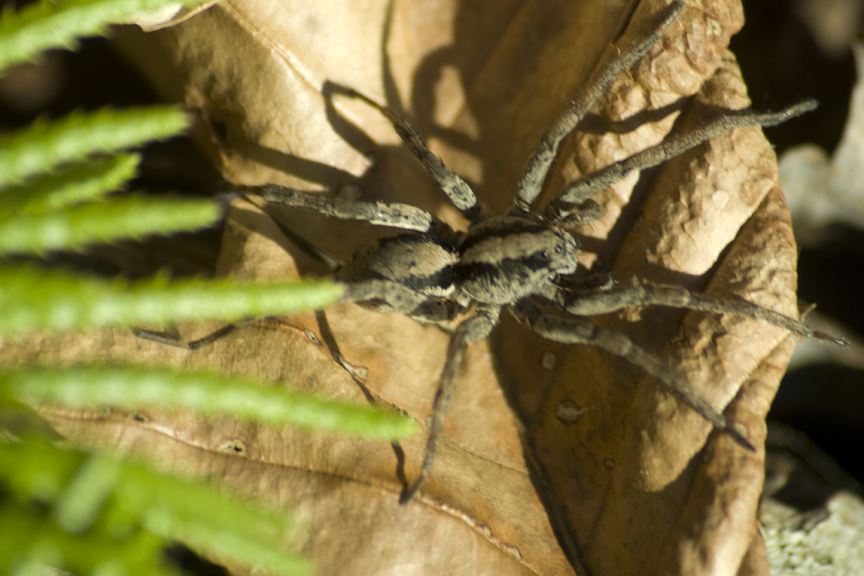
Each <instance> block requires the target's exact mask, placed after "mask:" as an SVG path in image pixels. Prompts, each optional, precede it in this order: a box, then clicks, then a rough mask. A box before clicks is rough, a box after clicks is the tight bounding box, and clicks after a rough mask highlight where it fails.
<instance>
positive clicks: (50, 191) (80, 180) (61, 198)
mask: <svg viewBox="0 0 864 576" xmlns="http://www.w3.org/2000/svg"><path fill="white" fill-rule="evenodd" d="M140 160H141V157H140V156H139V155H138V154H121V155H119V156H114V157H111V158H96V159H93V160H87V161H85V162H81V163H79V164H72V165H71V166H68V167H65V168H62V169H59V170H57V171H55V172H54V173H51V174H44V175H41V176H38V177H36V178H34V179H31V180H29V181H28V182H27V183H26V184H23V185H21V186H13V187H10V188H6V189H4V190H0V218H2V219H5V218H8V217H11V216H13V215H16V214H29V215H31V216H33V215H40V214H46V213H48V212H51V211H54V210H59V209H60V208H63V207H65V206H69V205H72V204H78V203H80V202H86V201H93V200H98V199H99V198H100V197H102V196H104V195H105V194H107V193H108V192H113V191H115V190H118V189H120V187H121V186H123V184H124V183H125V182H126V181H127V180H130V179H131V178H132V177H133V176H135V170H136V168H137V167H138V162H139V161H140Z"/></svg>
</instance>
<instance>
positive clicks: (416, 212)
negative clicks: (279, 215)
mask: <svg viewBox="0 0 864 576" xmlns="http://www.w3.org/2000/svg"><path fill="white" fill-rule="evenodd" d="M241 189H242V191H243V192H244V193H245V194H251V195H253V196H259V197H261V198H262V199H263V200H266V201H267V202H272V203H273V204H281V205H283V206H291V207H292V208H300V209H302V210H310V211H313V212H317V213H319V214H323V215H324V216H329V217H331V218H339V219H341V220H361V221H363V222H369V223H370V224H374V225H375V226H387V227H389V228H398V229H401V230H413V231H415V232H434V231H435V230H436V228H443V227H445V224H444V223H442V222H441V221H440V220H439V219H438V218H436V217H435V216H433V215H432V214H430V213H429V212H427V211H426V210H423V209H422V208H418V207H416V206H411V205H410V204H400V203H398V202H366V201H363V200H350V199H347V198H334V197H332V196H325V195H324V194H319V193H316V192H309V191H304V190H297V189H295V188H288V187H286V186H280V185H279V184H264V185H261V186H243V187H241Z"/></svg>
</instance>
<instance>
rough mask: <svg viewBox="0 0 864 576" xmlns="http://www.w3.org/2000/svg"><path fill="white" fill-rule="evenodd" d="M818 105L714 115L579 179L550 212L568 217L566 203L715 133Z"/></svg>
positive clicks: (783, 118)
mask: <svg viewBox="0 0 864 576" xmlns="http://www.w3.org/2000/svg"><path fill="white" fill-rule="evenodd" d="M817 106H818V103H817V102H816V101H815V100H812V99H811V100H805V101H804V102H801V103H799V104H795V105H794V106H789V107H788V108H785V109H783V110H780V111H779V112H755V111H752V110H741V111H734V112H729V113H726V114H723V115H720V116H717V117H716V118H712V119H711V120H709V121H708V122H706V123H705V124H703V125H702V126H699V127H698V128H697V129H695V130H693V131H687V132H678V133H675V134H673V135H671V136H669V137H668V138H666V139H665V140H663V142H661V143H660V144H657V145H656V146H652V147H651V148H648V149H646V150H643V151H642V152H638V153H636V154H634V155H632V156H630V157H628V158H625V159H624V160H620V161H618V162H615V163H614V164H610V165H609V166H606V167H605V168H602V169H600V170H598V171H596V172H592V173H590V174H586V175H585V176H583V177H582V178H579V179H578V180H576V181H575V182H573V183H572V184H570V185H569V186H567V187H566V188H564V190H562V191H561V193H560V194H559V195H558V197H557V198H556V199H555V200H553V201H552V202H551V203H550V207H551V208H552V210H551V211H550V213H551V214H553V215H554V217H555V218H557V219H560V218H562V217H565V216H566V215H567V212H568V207H567V206H566V205H567V204H576V203H579V202H584V201H585V200H587V199H588V198H590V197H591V196H593V195H594V194H596V193H597V192H598V191H600V190H603V189H604V188H608V187H609V186H611V185H612V184H615V183H616V182H620V181H621V180H623V179H624V178H626V177H627V175H628V174H630V173H631V172H634V171H638V170H645V169H646V168H652V167H654V166H658V165H660V164H662V163H663V162H666V161H667V160H670V159H672V158H675V157H677V156H680V155H681V154H683V153H684V152H686V151H687V150H690V149H691V148H695V147H696V146H699V145H700V144H702V143H703V142H707V141H708V140H710V139H711V138H714V137H715V136H719V135H720V134H724V133H726V132H729V131H730V130H732V129H733V128H746V127H750V126H776V125H778V124H781V123H783V122H786V121H787V120H789V119H791V118H795V117H796V116H800V115H801V114H804V113H806V112H810V111H812V110H815V109H816V107H817Z"/></svg>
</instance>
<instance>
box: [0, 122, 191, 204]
mask: <svg viewBox="0 0 864 576" xmlns="http://www.w3.org/2000/svg"><path fill="white" fill-rule="evenodd" d="M188 124H189V117H188V116H187V115H186V114H184V113H183V112H182V111H181V110H180V109H179V108H177V107H174V106H151V107H147V108H127V109H124V110H114V109H111V108H105V109H102V110H99V111H96V112H86V113H84V112H76V113H73V114H70V115H68V116H66V117H65V118H62V119H60V120H54V121H51V122H48V121H46V120H44V119H43V120H38V121H36V122H34V123H33V124H31V125H30V126H28V127H27V128H24V129H22V130H18V131H16V132H11V133H8V134H2V135H0V188H3V187H6V186H11V185H14V184H18V183H20V182H22V181H23V180H24V179H25V178H27V177H30V176H33V175H36V174H40V173H45V172H49V171H51V170H53V169H54V168H55V167H56V166H58V165H59V164H63V163H67V162H78V161H80V160H82V159H84V158H86V157H87V156H89V155H90V154H96V153H100V154H101V153H109V154H110V153H114V152H116V151H117V150H120V149H122V148H128V147H130V146H135V145H138V144H142V143H144V142H147V141H150V140H159V139H163V138H167V137H169V136H174V135H176V134H178V133H179V132H181V131H182V130H183V129H185V128H186V127H187V126H188Z"/></svg>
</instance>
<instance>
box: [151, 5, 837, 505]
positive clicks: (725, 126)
mask: <svg viewBox="0 0 864 576" xmlns="http://www.w3.org/2000/svg"><path fill="white" fill-rule="evenodd" d="M682 8H683V2H680V1H679V2H675V3H673V4H671V5H670V6H669V7H667V8H666V9H664V10H663V11H662V12H661V13H659V14H658V16H657V23H656V25H655V27H654V30H653V32H652V33H651V34H650V35H648V36H647V37H646V38H644V39H643V40H641V41H639V42H637V43H635V44H634V45H632V46H630V47H628V48H625V49H624V50H622V51H621V53H620V54H619V55H618V56H617V57H616V58H614V59H613V60H611V61H610V62H608V63H607V64H606V65H605V66H604V67H603V68H602V69H600V70H599V71H598V72H597V73H595V74H594V75H593V76H592V77H591V78H590V79H589V80H588V83H587V86H586V87H585V88H584V89H583V90H582V92H581V93H580V94H579V95H578V96H577V98H576V99H575V100H574V101H573V102H572V103H571V105H570V106H569V107H568V108H567V109H566V110H564V111H563V112H561V113H560V114H559V115H558V117H557V118H556V119H555V121H554V123H553V124H552V126H551V128H550V129H549V130H548V131H547V133H546V134H545V136H543V138H542V140H541V141H540V144H539V145H538V146H537V148H536V150H535V151H534V153H533V155H532V156H531V158H530V159H529V161H528V163H527V165H526V167H525V169H524V170H523V172H522V176H521V178H520V180H519V182H518V185H517V193H516V197H515V201H514V207H513V208H512V209H511V210H510V212H509V213H508V214H506V215H504V216H487V215H485V214H484V213H483V211H482V209H481V207H480V205H479V204H478V202H477V198H476V197H475V195H474V192H473V191H472V190H471V188H470V187H469V186H468V184H467V183H466V182H465V181H464V180H462V179H461V178H460V177H459V176H457V175H456V174H454V173H453V172H451V171H450V170H449V169H448V168H447V167H446V166H445V165H444V163H443V162H442V161H441V159H440V158H438V157H437V156H435V155H434V154H433V153H432V152H431V151H430V150H429V148H428V147H427V145H426V144H425V142H424V141H423V139H422V138H421V136H420V135H419V134H418V133H417V131H416V130H415V128H414V127H413V126H412V125H411V123H410V122H409V121H408V120H407V119H406V118H404V117H402V116H400V115H398V114H397V113H396V112H394V111H393V110H391V109H389V108H387V107H384V106H380V105H378V104H376V103H375V102H372V101H371V100H369V99H368V98H366V97H364V96H362V95H360V94H357V93H354V94H353V95H354V96H355V97H357V98H360V99H362V100H363V101H365V102H367V103H368V104H369V105H371V106H373V107H375V108H377V109H378V110H379V111H380V112H381V113H382V114H384V116H386V117H387V119H388V120H390V122H391V123H392V124H393V126H394V127H395V129H396V132H397V133H398V134H399V136H400V137H401V138H402V140H403V141H404V143H405V144H406V145H407V146H408V148H409V149H410V150H411V152H413V153H414V155H415V156H416V157H417V158H418V159H419V160H420V162H421V163H422V164H423V166H424V167H425V168H426V170H427V171H428V172H429V173H430V174H431V175H432V177H433V178H434V179H435V180H436V182H437V183H438V185H439V186H440V188H441V189H442V190H443V192H444V193H445V194H446V195H447V197H448V199H449V200H450V202H451V203H452V204H453V205H454V206H455V207H456V208H457V209H458V210H459V211H460V212H461V213H462V215H463V216H464V217H465V218H466V219H467V220H468V222H469V223H470V225H469V227H468V229H467V230H466V231H464V232H460V231H454V230H453V229H452V228H450V227H449V226H448V225H447V224H445V223H443V222H442V221H440V220H438V219H437V218H436V217H434V216H433V215H431V214H430V213H428V212H426V211H424V210H421V209H419V208H417V207H414V206H410V205H406V204H398V203H384V202H364V201H359V200H349V199H342V198H331V197H324V196H321V195H319V194H313V193H309V192H304V191H300V190H294V189H290V188H286V187H283V186H279V185H276V184H266V185H263V186H250V187H245V188H244V189H243V190H244V192H245V193H247V194H250V195H254V196H259V197H261V198H263V199H264V200H265V201H267V202H271V203H276V204H281V205H287V206H292V207H295V208H301V209H306V210H312V211H315V212H318V213H321V214H324V215H326V216H332V217H335V218H341V219H345V220H360V221H365V222H368V223H370V224H373V225H376V226H385V227H390V228H398V229H401V230H405V231H407V232H405V233H401V234H399V235H396V236H392V237H388V238H384V239H380V240H377V241H375V242H373V243H372V244H370V245H368V246H366V247H364V248H361V249H360V250H359V251H358V252H357V253H356V254H355V255H354V256H353V258H352V260H351V261H350V262H349V263H347V264H346V265H343V266H341V267H339V268H338V270H337V271H336V276H337V278H338V279H339V280H340V281H341V282H343V283H345V284H346V286H347V288H348V289H347V292H346V295H345V296H344V297H343V300H344V301H350V302H357V303H359V304H361V305H363V306H365V307H368V308H371V309H373V310H376V311H378V312H382V313H395V314H404V315H407V316H410V317H411V318H415V319H417V320H420V321H422V322H447V321H451V320H455V319H456V318H457V317H458V316H459V315H461V314H462V313H464V312H466V311H468V310H469V308H472V307H473V312H474V313H473V314H472V315H471V316H470V317H468V318H467V319H464V320H462V321H461V322H460V323H459V324H458V325H457V326H456V328H455V331H454V332H453V334H452V337H451V339H450V344H449V346H448V348H447V357H446V361H445V364H444V369H443V371H442V373H441V377H440V381H439V385H438V390H437V393H436V395H435V400H434V404H433V407H432V418H431V423H430V430H429V437H428V440H427V443H426V453H425V457H424V461H423V464H422V467H421V471H420V474H419V476H418V477H417V478H416V479H415V480H414V481H413V482H412V483H410V485H407V486H405V488H404V490H403V492H402V495H401V497H400V502H401V503H403V504H405V503H407V502H409V501H410V500H411V499H412V498H413V497H414V495H415V494H416V493H417V492H418V491H419V490H420V488H421V486H422V485H423V482H424V480H425V479H426V477H427V476H428V474H429V473H430V471H431V470H432V464H433V461H434V458H435V452H436V447H437V443H438V438H439V435H440V434H441V429H442V424H443V419H444V416H445V414H446V412H447V408H448V405H449V403H450V399H451V397H452V394H453V388H454V375H455V373H456V369H457V368H458V366H459V365H460V363H461V361H462V357H463V354H464V352H465V348H466V345H467V344H469V343H470V342H475V341H478V340H482V339H484V338H486V337H487V336H488V335H489V334H490V333H491V331H492V329H493V328H494V327H495V326H496V324H497V323H498V319H499V316H500V314H501V309H502V308H504V307H505V306H506V307H508V308H509V310H510V312H511V313H512V314H513V316H515V317H516V319H517V320H519V321H520V322H521V323H523V324H525V325H527V326H528V327H530V328H531V329H532V330H533V331H534V332H536V333H537V334H539V335H540V336H543V337H544V338H548V339H550V340H553V341H556V342H561V343H565V344H586V345H590V346H597V347H599V348H601V349H603V350H606V351H608V352H610V353H612V354H615V355H617V356H620V357H622V358H624V359H626V360H627V361H629V362H630V363H632V364H633V365H635V366H637V367H639V368H641V369H642V370H644V371H645V372H647V373H648V374H649V375H651V376H653V377H654V378H656V379H657V380H658V381H659V382H660V383H661V384H662V385H663V386H664V387H665V388H666V389H667V390H668V391H669V392H672V393H673V394H675V395H676V396H678V397H679V398H680V399H681V400H682V401H683V402H684V403H685V404H687V405H688V406H689V407H690V408H692V409H693V410H695V411H696V412H697V413H698V414H699V415H700V416H702V417H703V418H704V419H705V420H707V421H708V422H710V423H711V424H712V425H713V426H714V427H716V428H717V429H719V430H722V431H723V432H724V433H725V434H727V435H728V436H729V437H730V438H732V439H733V440H734V441H736V442H737V443H738V444H740V445H741V446H743V447H745V448H747V449H749V450H754V448H753V446H752V445H751V444H750V442H749V441H748V440H747V438H746V437H745V436H744V435H743V434H742V433H741V432H739V431H738V430H737V429H736V428H735V427H734V426H733V425H732V423H730V422H728V421H727V420H726V419H725V418H724V417H723V416H722V415H721V414H719V413H718V412H717V411H716V410H715V409H714V408H712V407H711V406H710V405H709V404H708V403H707V402H706V401H705V400H704V399H703V398H702V397H701V396H700V395H699V394H698V393H697V392H696V391H695V390H693V389H692V388H691V387H690V386H689V385H688V383H687V381H686V380H685V379H684V378H683V377H682V376H680V375H679V374H678V373H677V372H676V371H675V370H673V369H672V368H670V367H669V366H667V365H666V364H664V363H663V362H661V361H660V360H658V359H657V358H655V357H654V356H653V355H651V354H649V353H648V352H647V351H646V350H644V349H642V348H640V347H639V346H637V345H636V344H634V343H633V342H631V341H630V339H629V338H627V337H626V336H624V335H623V334H619V333H615V332H613V331H610V330H606V329H603V328H600V327H599V326H597V325H595V324H594V323H592V322H590V321H589V320H588V319H586V318H585V317H587V316H594V315H598V314H606V313H610V312H614V311H617V310H621V309H623V308H626V307H630V306H651V305H654V306H668V307H674V308H682V309H688V310H699V311H704V312H711V313H716V314H732V315H737V316H744V317H749V318H754V319H757V320H761V321H764V322H767V323H769V324H772V325H775V326H779V327H781V328H784V329H786V330H788V331H789V332H791V333H793V334H797V335H799V336H802V337H808V338H820V339H825V340H829V341H832V342H834V343H837V344H840V345H846V343H845V342H844V341H843V340H842V339H839V338H834V337H832V336H829V335H826V334H823V333H820V332H816V331H813V330H811V329H810V328H809V327H807V326H806V325H804V324H803V323H801V322H799V321H797V320H794V319H792V318H788V317H786V316H784V315H782V314H778V313H777V312H773V311H771V310H768V309H766V308H763V307H761V306H757V305H755V304H752V303H750V302H747V301H745V300H743V299H737V298H729V297H727V298H724V299H722V300H721V299H718V298H714V297H711V296H707V295H705V294H698V293H693V292H690V291H688V290H686V289H684V288H682V287H678V286H661V285H638V286H621V287H606V288H601V289H596V288H595V289H586V288H585V287H582V288H574V287H573V286H572V282H567V281H565V280H566V278H565V277H566V276H568V275H570V274H573V273H574V272H575V271H576V267H577V260H576V255H577V250H578V249H579V244H578V243H577V241H576V239H575V238H574V237H573V236H572V235H571V234H570V233H569V232H567V231H566V230H565V228H564V226H565V225H567V224H572V223H573V222H579V223H586V222H590V221H592V220H594V219H596V218H597V215H598V214H597V213H598V211H599V208H598V206H597V205H596V203H594V202H593V201H592V200H590V197H591V196H592V195H593V194H595V193H596V192H598V191H600V190H602V189H604V188H607V187H609V186H610V185H611V184H613V183H615V182H617V181H619V180H621V179H623V178H624V177H625V176H627V175H628V174H629V173H631V172H633V171H634V170H643V169H645V168H649V167H652V166H656V165H658V164H661V163H662V162H664V161H666V160H667V159H669V158H673V157H675V156H678V155H680V154H682V153H683V152H685V151H686V150H689V149H690V148H693V147H695V146H697V145H699V144H701V143H703V142H705V141H707V140H709V139H710V138H713V137H714V136H717V135H719V134H722V133H724V132H727V131H729V130H731V129H732V128H737V127H745V126H773V125H776V124H779V123H781V122H784V121H786V120H788V119H790V118H792V117H795V116H798V115H799V114H802V113H804V112H807V111H809V110H812V109H813V108H814V107H815V102H813V101H806V102H803V103H801V104H797V105H795V106H791V107H789V108H787V109H785V110H782V111H780V112H773V113H772V112H754V111H752V110H743V111H730V112H727V113H725V114H722V115H718V116H716V117H715V118H713V119H711V120H710V121H708V122H706V123H705V124H703V125H702V126H700V127H698V128H696V129H694V130H692V131H690V132H686V133H680V134H674V135H672V136H670V137H669V138H667V139H666V140H665V141H663V142H662V143H660V144H658V145H656V146H654V147H652V148H649V149H647V150H645V151H643V152H640V153H638V154H635V155H633V156H631V157H629V158H626V159H624V160H622V161H620V162H616V163H615V164H612V165H610V166H607V167H606V168H604V169H602V170H599V171H597V172H594V173H591V174H588V175H586V176H584V177H582V178H580V179H579V180H577V181H576V182H574V183H572V184H570V185H569V186H567V187H566V188H565V189H564V190H563V191H561V192H560V193H559V194H558V195H557V197H556V198H555V199H554V200H553V201H552V202H551V203H550V204H549V205H548V206H547V208H546V210H545V212H544V213H543V214H540V213H536V212H532V211H531V208H532V206H533V205H534V203H535V201H536V199H537V197H538V195H539V194H540V191H541V188H542V186H543V183H544V181H545V179H546V176H547V174H548V172H549V169H550V167H551V165H552V163H553V161H554V160H555V157H556V155H557V153H558V149H559V146H560V144H561V142H562V140H563V139H564V138H565V137H566V136H567V135H568V134H570V133H571V132H572V131H573V130H574V129H575V128H576V125H577V124H578V123H579V122H580V121H581V120H582V119H583V118H584V117H585V115H586V113H587V112H588V111H589V110H590V109H591V107H592V106H593V105H594V104H595V102H596V101H597V100H598V98H599V97H600V96H601V95H602V94H603V93H604V92H605V91H606V90H607V89H608V88H609V86H610V85H611V84H612V82H613V81H614V80H615V79H616V78H617V77H618V76H619V75H620V74H621V73H622V72H624V71H625V70H627V69H628V68H630V67H631V66H632V65H633V64H634V63H635V62H636V61H637V60H639V59H640V58H641V57H642V56H643V55H644V54H645V53H646V52H648V50H649V49H651V47H652V46H654V45H655V44H656V43H657V41H658V40H659V39H660V37H661V36H662V35H663V34H664V32H665V30H666V29H667V28H668V27H669V25H670V24H671V23H672V22H673V21H674V20H675V19H676V18H677V17H678V15H679V14H680V12H681V10H682ZM549 310H551V311H557V312H558V313H551V312H550V311H549ZM233 328H234V327H232V326H228V327H226V328H224V329H222V330H220V331H218V332H215V333H213V334H211V335H210V336H207V337H205V338H202V339H200V340H197V341H195V342H191V343H188V344H182V345H184V346H186V347H189V348H193V349H194V348H198V347H200V346H203V345H205V344H209V343H210V342H213V341H214V340H216V339H218V338H221V337H222V336H224V335H225V334H227V333H228V332H230V331H231V330H232V329H233ZM138 332H139V335H142V336H144V337H147V338H151V339H157V340H160V341H163V342H165V341H166V339H165V338H163V337H159V336H156V335H155V333H149V332H146V331H138ZM168 343H172V344H177V342H176V341H173V340H172V341H169V342H168Z"/></svg>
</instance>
